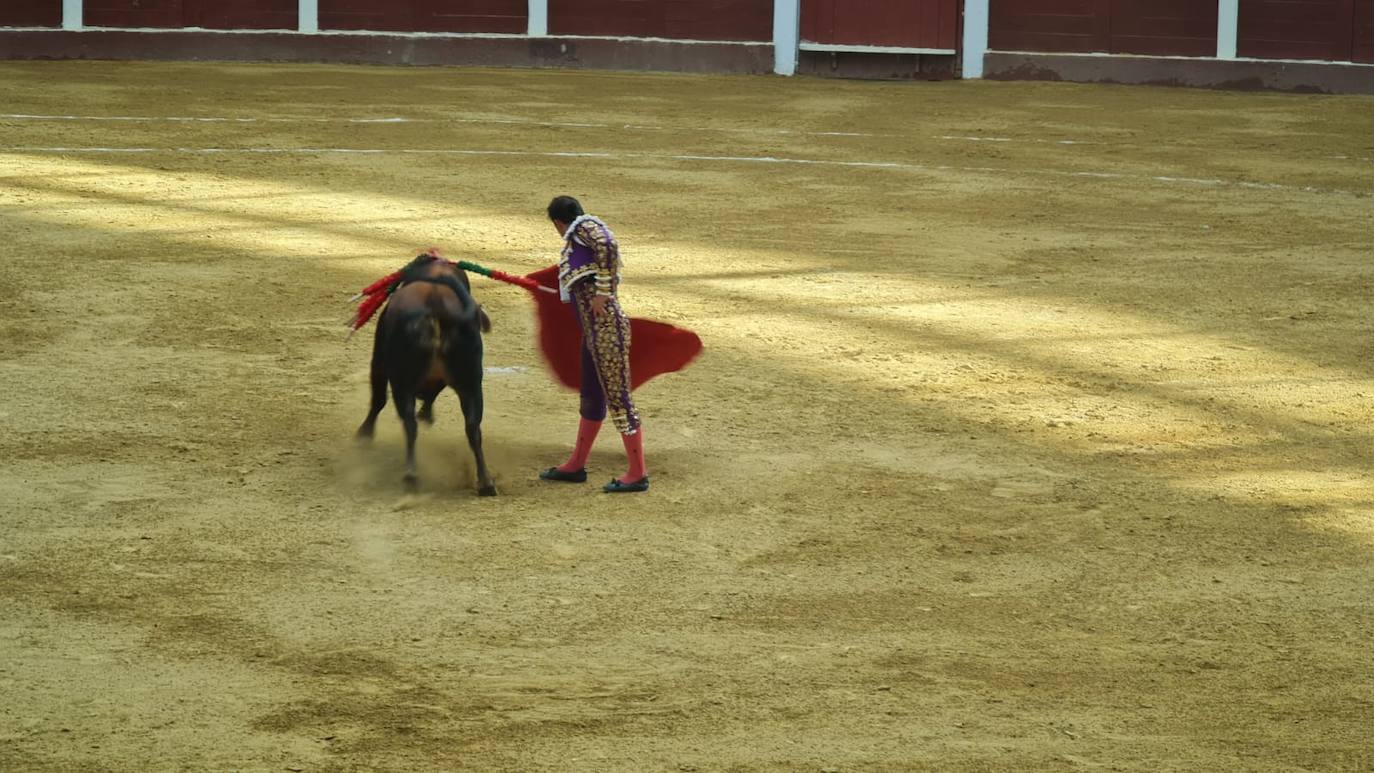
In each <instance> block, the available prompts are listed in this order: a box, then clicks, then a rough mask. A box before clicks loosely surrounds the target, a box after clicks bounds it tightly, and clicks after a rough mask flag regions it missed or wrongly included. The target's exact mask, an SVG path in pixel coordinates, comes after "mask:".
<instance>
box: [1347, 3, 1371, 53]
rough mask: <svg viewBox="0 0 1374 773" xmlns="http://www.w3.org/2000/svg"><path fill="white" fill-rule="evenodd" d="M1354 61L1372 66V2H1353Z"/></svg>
mask: <svg viewBox="0 0 1374 773" xmlns="http://www.w3.org/2000/svg"><path fill="white" fill-rule="evenodd" d="M1354 37H1355V41H1354V45H1353V46H1352V48H1353V53H1354V57H1353V58H1354V60H1355V61H1357V62H1364V63H1366V64H1374V0H1355V36H1354Z"/></svg>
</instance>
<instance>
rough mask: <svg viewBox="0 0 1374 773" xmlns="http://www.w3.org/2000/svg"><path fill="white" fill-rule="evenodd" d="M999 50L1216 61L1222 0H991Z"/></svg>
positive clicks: (991, 38) (991, 40) (991, 42)
mask: <svg viewBox="0 0 1374 773" xmlns="http://www.w3.org/2000/svg"><path fill="white" fill-rule="evenodd" d="M989 17H990V18H989V24H990V29H989V31H988V46H989V47H990V48H992V49H994V50H997V51H1043V52H1047V53H1087V52H1103V53H1113V54H1144V55H1152V56H1215V55H1216V52H1217V0H992V4H991V8H990V9H989Z"/></svg>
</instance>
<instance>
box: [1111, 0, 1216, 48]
mask: <svg viewBox="0 0 1374 773" xmlns="http://www.w3.org/2000/svg"><path fill="white" fill-rule="evenodd" d="M1111 20H1112V22H1111V23H1112V28H1111V43H1110V48H1109V49H1108V50H1110V51H1111V52H1112V53H1116V54H1148V55H1152V56H1216V54H1217V3H1216V2H1215V1H1213V2H1205V1H1204V2H1199V0H1113V2H1112V4H1111Z"/></svg>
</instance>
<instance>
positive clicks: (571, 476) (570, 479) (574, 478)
mask: <svg viewBox="0 0 1374 773" xmlns="http://www.w3.org/2000/svg"><path fill="white" fill-rule="evenodd" d="M539 479H540V480H556V481H558V482H560V483H586V482H587V469H586V468H585V467H584V468H582V469H580V470H576V471H574V472H563V471H562V470H560V469H558V468H557V467H550V468H549V469H547V470H544V471H543V472H541V473H539Z"/></svg>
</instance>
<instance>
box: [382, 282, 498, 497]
mask: <svg viewBox="0 0 1374 773" xmlns="http://www.w3.org/2000/svg"><path fill="white" fill-rule="evenodd" d="M490 329H491V321H490V320H489V319H488V318H487V315H486V313H485V312H484V311H482V309H481V307H480V306H478V305H477V302H476V301H475V300H473V298H472V292H471V285H469V283H468V278H467V274H465V273H464V272H463V271H462V270H461V269H459V268H457V267H456V266H453V265H452V264H450V263H448V262H447V261H445V260H440V259H429V260H425V259H424V256H421V258H418V259H416V261H415V262H413V263H412V264H411V265H409V266H407V267H406V269H405V270H404V271H403V272H402V274H401V286H400V287H399V289H397V290H396V291H395V292H393V293H392V294H391V297H390V298H389V299H388V300H387V304H386V308H385V309H384V310H383V311H382V315H381V317H380V318H379V319H378V320H377V334H376V338H375V339H374V342H373V347H372V405H371V408H370V409H369V410H368V413H367V418H366V419H364V420H363V423H362V426H360V427H358V437H359V438H363V439H370V438H371V437H372V434H373V431H374V428H375V426H376V423H377V415H378V414H379V413H381V412H382V408H384V407H386V390H387V386H388V385H390V386H391V398H392V401H393V402H394V403H395V405H396V412H397V413H398V414H400V417H401V423H402V424H404V425H405V431H406V474H405V481H406V484H407V485H408V486H411V487H413V486H415V484H416V482H417V480H418V478H417V476H416V471H415V436H416V435H417V434H418V432H419V425H418V419H423V420H424V421H425V422H426V423H429V424H432V423H433V422H434V400H435V398H437V397H438V396H439V393H440V392H442V391H444V387H446V386H451V387H453V390H454V391H455V392H457V393H458V400H459V401H460V402H461V403H462V406H463V419H464V422H465V424H466V427H467V435H468V445H469V446H470V447H471V448H472V454H473V457H474V458H475V459H476V462H477V493H478V494H480V495H482V496H494V495H495V494H496V484H494V483H493V482H492V480H491V475H490V474H489V473H488V472H487V463H486V459H485V457H484V456H483V455H482V331H484V330H490ZM417 398H418V399H419V400H421V401H423V403H424V407H423V408H421V409H420V412H419V414H418V415H417V414H416V411H415V401H416V399H417Z"/></svg>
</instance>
